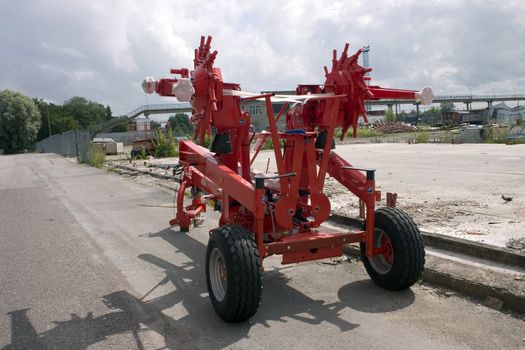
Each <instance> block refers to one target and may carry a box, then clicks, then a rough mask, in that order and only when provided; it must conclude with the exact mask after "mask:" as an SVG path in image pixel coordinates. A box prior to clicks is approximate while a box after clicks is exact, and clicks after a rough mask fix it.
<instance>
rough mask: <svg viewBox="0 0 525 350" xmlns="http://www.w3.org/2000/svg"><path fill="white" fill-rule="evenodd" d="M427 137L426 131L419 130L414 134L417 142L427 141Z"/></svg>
mask: <svg viewBox="0 0 525 350" xmlns="http://www.w3.org/2000/svg"><path fill="white" fill-rule="evenodd" d="M429 138H430V136H429V134H428V131H420V132H418V133H417V134H416V142H417V143H428V140H429Z"/></svg>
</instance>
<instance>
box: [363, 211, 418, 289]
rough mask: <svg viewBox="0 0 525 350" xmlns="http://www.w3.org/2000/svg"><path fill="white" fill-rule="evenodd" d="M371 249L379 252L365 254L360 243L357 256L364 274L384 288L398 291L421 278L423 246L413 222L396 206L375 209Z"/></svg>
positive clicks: (364, 249)
mask: <svg viewBox="0 0 525 350" xmlns="http://www.w3.org/2000/svg"><path fill="white" fill-rule="evenodd" d="M374 241H375V248H385V252H384V253H382V254H378V255H374V256H371V257H369V258H368V257H366V255H365V251H366V244H365V243H361V257H362V259H363V263H364V265H365V268H366V271H367V272H368V275H369V276H370V278H372V280H373V281H374V283H375V284H377V285H378V286H380V287H383V288H385V289H390V290H401V289H405V288H408V287H410V286H412V285H413V284H414V283H416V282H417V280H418V279H419V278H420V277H421V274H422V273H423V269H424V265H425V249H424V247H423V242H422V240H421V233H420V232H419V228H418V227H417V225H416V223H415V222H414V221H413V220H412V218H410V217H409V216H408V215H407V214H406V213H405V212H403V211H402V210H399V209H397V208H380V209H378V210H376V212H375V231H374Z"/></svg>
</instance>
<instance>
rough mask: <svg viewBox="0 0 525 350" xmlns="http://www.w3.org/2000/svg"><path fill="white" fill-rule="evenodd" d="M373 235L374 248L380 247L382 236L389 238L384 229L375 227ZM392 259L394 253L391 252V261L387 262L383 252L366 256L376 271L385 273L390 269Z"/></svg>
mask: <svg viewBox="0 0 525 350" xmlns="http://www.w3.org/2000/svg"><path fill="white" fill-rule="evenodd" d="M374 236H375V237H374V243H375V248H381V241H382V240H383V237H384V236H386V237H387V238H389V237H388V235H387V234H386V232H385V231H383V230H381V229H378V228H376V229H375V234H374ZM394 259H395V256H394V254H392V262H388V261H387V260H386V258H385V256H384V255H383V254H378V255H374V256H372V257H370V258H368V261H369V262H370V265H372V267H373V268H374V270H375V271H376V272H377V273H380V274H382V275H385V274H387V273H388V272H390V270H391V269H392V265H393V264H394Z"/></svg>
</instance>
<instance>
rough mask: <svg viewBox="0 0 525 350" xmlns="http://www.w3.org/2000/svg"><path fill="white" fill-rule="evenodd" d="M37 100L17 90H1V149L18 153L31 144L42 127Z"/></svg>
mask: <svg viewBox="0 0 525 350" xmlns="http://www.w3.org/2000/svg"><path fill="white" fill-rule="evenodd" d="M40 124H41V117H40V111H39V110H38V108H37V106H36V104H35V102H34V101H33V100H32V99H31V98H29V97H27V96H25V95H23V94H21V93H19V92H15V91H10V90H4V91H2V92H0V149H3V150H4V152H5V153H18V152H21V151H23V150H25V149H27V148H29V147H30V146H31V144H32V143H33V142H34V141H35V139H36V135H37V133H38V129H39V128H40Z"/></svg>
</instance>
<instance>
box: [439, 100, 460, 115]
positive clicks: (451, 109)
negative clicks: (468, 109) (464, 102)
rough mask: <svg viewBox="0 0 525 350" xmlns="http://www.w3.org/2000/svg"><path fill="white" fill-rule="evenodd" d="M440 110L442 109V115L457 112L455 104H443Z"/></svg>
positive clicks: (440, 105)
mask: <svg viewBox="0 0 525 350" xmlns="http://www.w3.org/2000/svg"><path fill="white" fill-rule="evenodd" d="M439 109H441V113H450V112H455V111H456V106H455V105H454V103H453V102H441V103H440V104H439Z"/></svg>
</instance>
